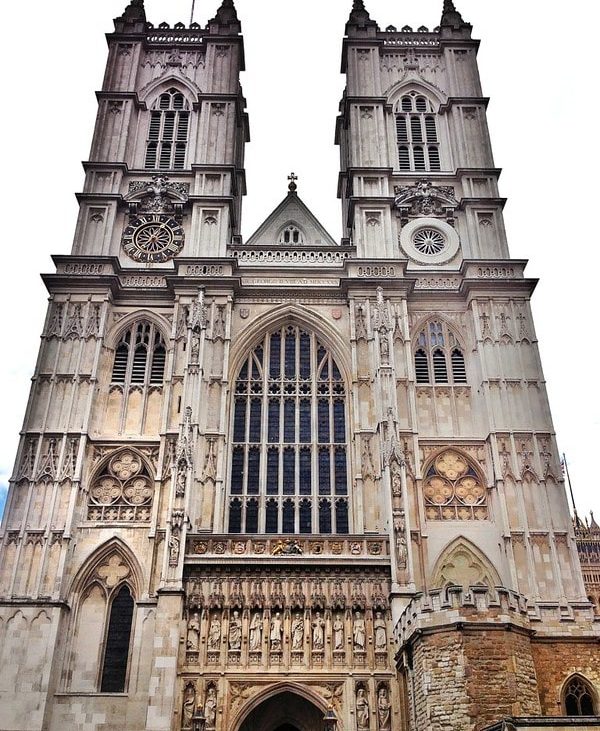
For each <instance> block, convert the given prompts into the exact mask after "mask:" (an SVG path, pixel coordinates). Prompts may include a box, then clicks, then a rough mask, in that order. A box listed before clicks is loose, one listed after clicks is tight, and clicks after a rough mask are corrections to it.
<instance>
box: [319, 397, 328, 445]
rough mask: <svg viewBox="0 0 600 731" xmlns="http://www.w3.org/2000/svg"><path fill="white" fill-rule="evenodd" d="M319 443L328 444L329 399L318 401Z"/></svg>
mask: <svg viewBox="0 0 600 731" xmlns="http://www.w3.org/2000/svg"><path fill="white" fill-rule="evenodd" d="M318 414H319V417H318V418H319V442H321V444H324V443H327V442H329V399H319V404H318Z"/></svg>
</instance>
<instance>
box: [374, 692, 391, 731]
mask: <svg viewBox="0 0 600 731" xmlns="http://www.w3.org/2000/svg"><path fill="white" fill-rule="evenodd" d="M391 716H392V705H391V703H390V694H389V692H388V689H387V688H386V687H385V686H384V685H382V686H381V687H380V688H379V690H378V691H377V724H378V727H379V731H389V730H390V729H391V727H392V718H391Z"/></svg>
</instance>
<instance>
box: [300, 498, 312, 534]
mask: <svg viewBox="0 0 600 731" xmlns="http://www.w3.org/2000/svg"><path fill="white" fill-rule="evenodd" d="M311 532H312V516H311V506H310V501H309V500H303V501H302V502H301V503H300V533H311Z"/></svg>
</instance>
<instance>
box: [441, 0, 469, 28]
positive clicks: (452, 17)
mask: <svg viewBox="0 0 600 731" xmlns="http://www.w3.org/2000/svg"><path fill="white" fill-rule="evenodd" d="M464 22H465V21H464V20H463V18H462V15H461V14H460V13H459V12H458V10H457V9H456V5H455V4H454V0H444V9H443V10H442V22H441V25H452V26H459V25H463V24H464Z"/></svg>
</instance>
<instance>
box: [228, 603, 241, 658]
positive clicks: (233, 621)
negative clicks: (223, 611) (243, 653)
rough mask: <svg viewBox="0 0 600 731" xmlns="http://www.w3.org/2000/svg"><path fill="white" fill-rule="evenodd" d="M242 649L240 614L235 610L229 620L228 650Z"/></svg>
mask: <svg viewBox="0 0 600 731" xmlns="http://www.w3.org/2000/svg"><path fill="white" fill-rule="evenodd" d="M241 648H242V620H241V619H240V613H239V612H238V611H237V610H235V611H234V612H233V615H232V616H231V618H230V620H229V649H230V650H241Z"/></svg>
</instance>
